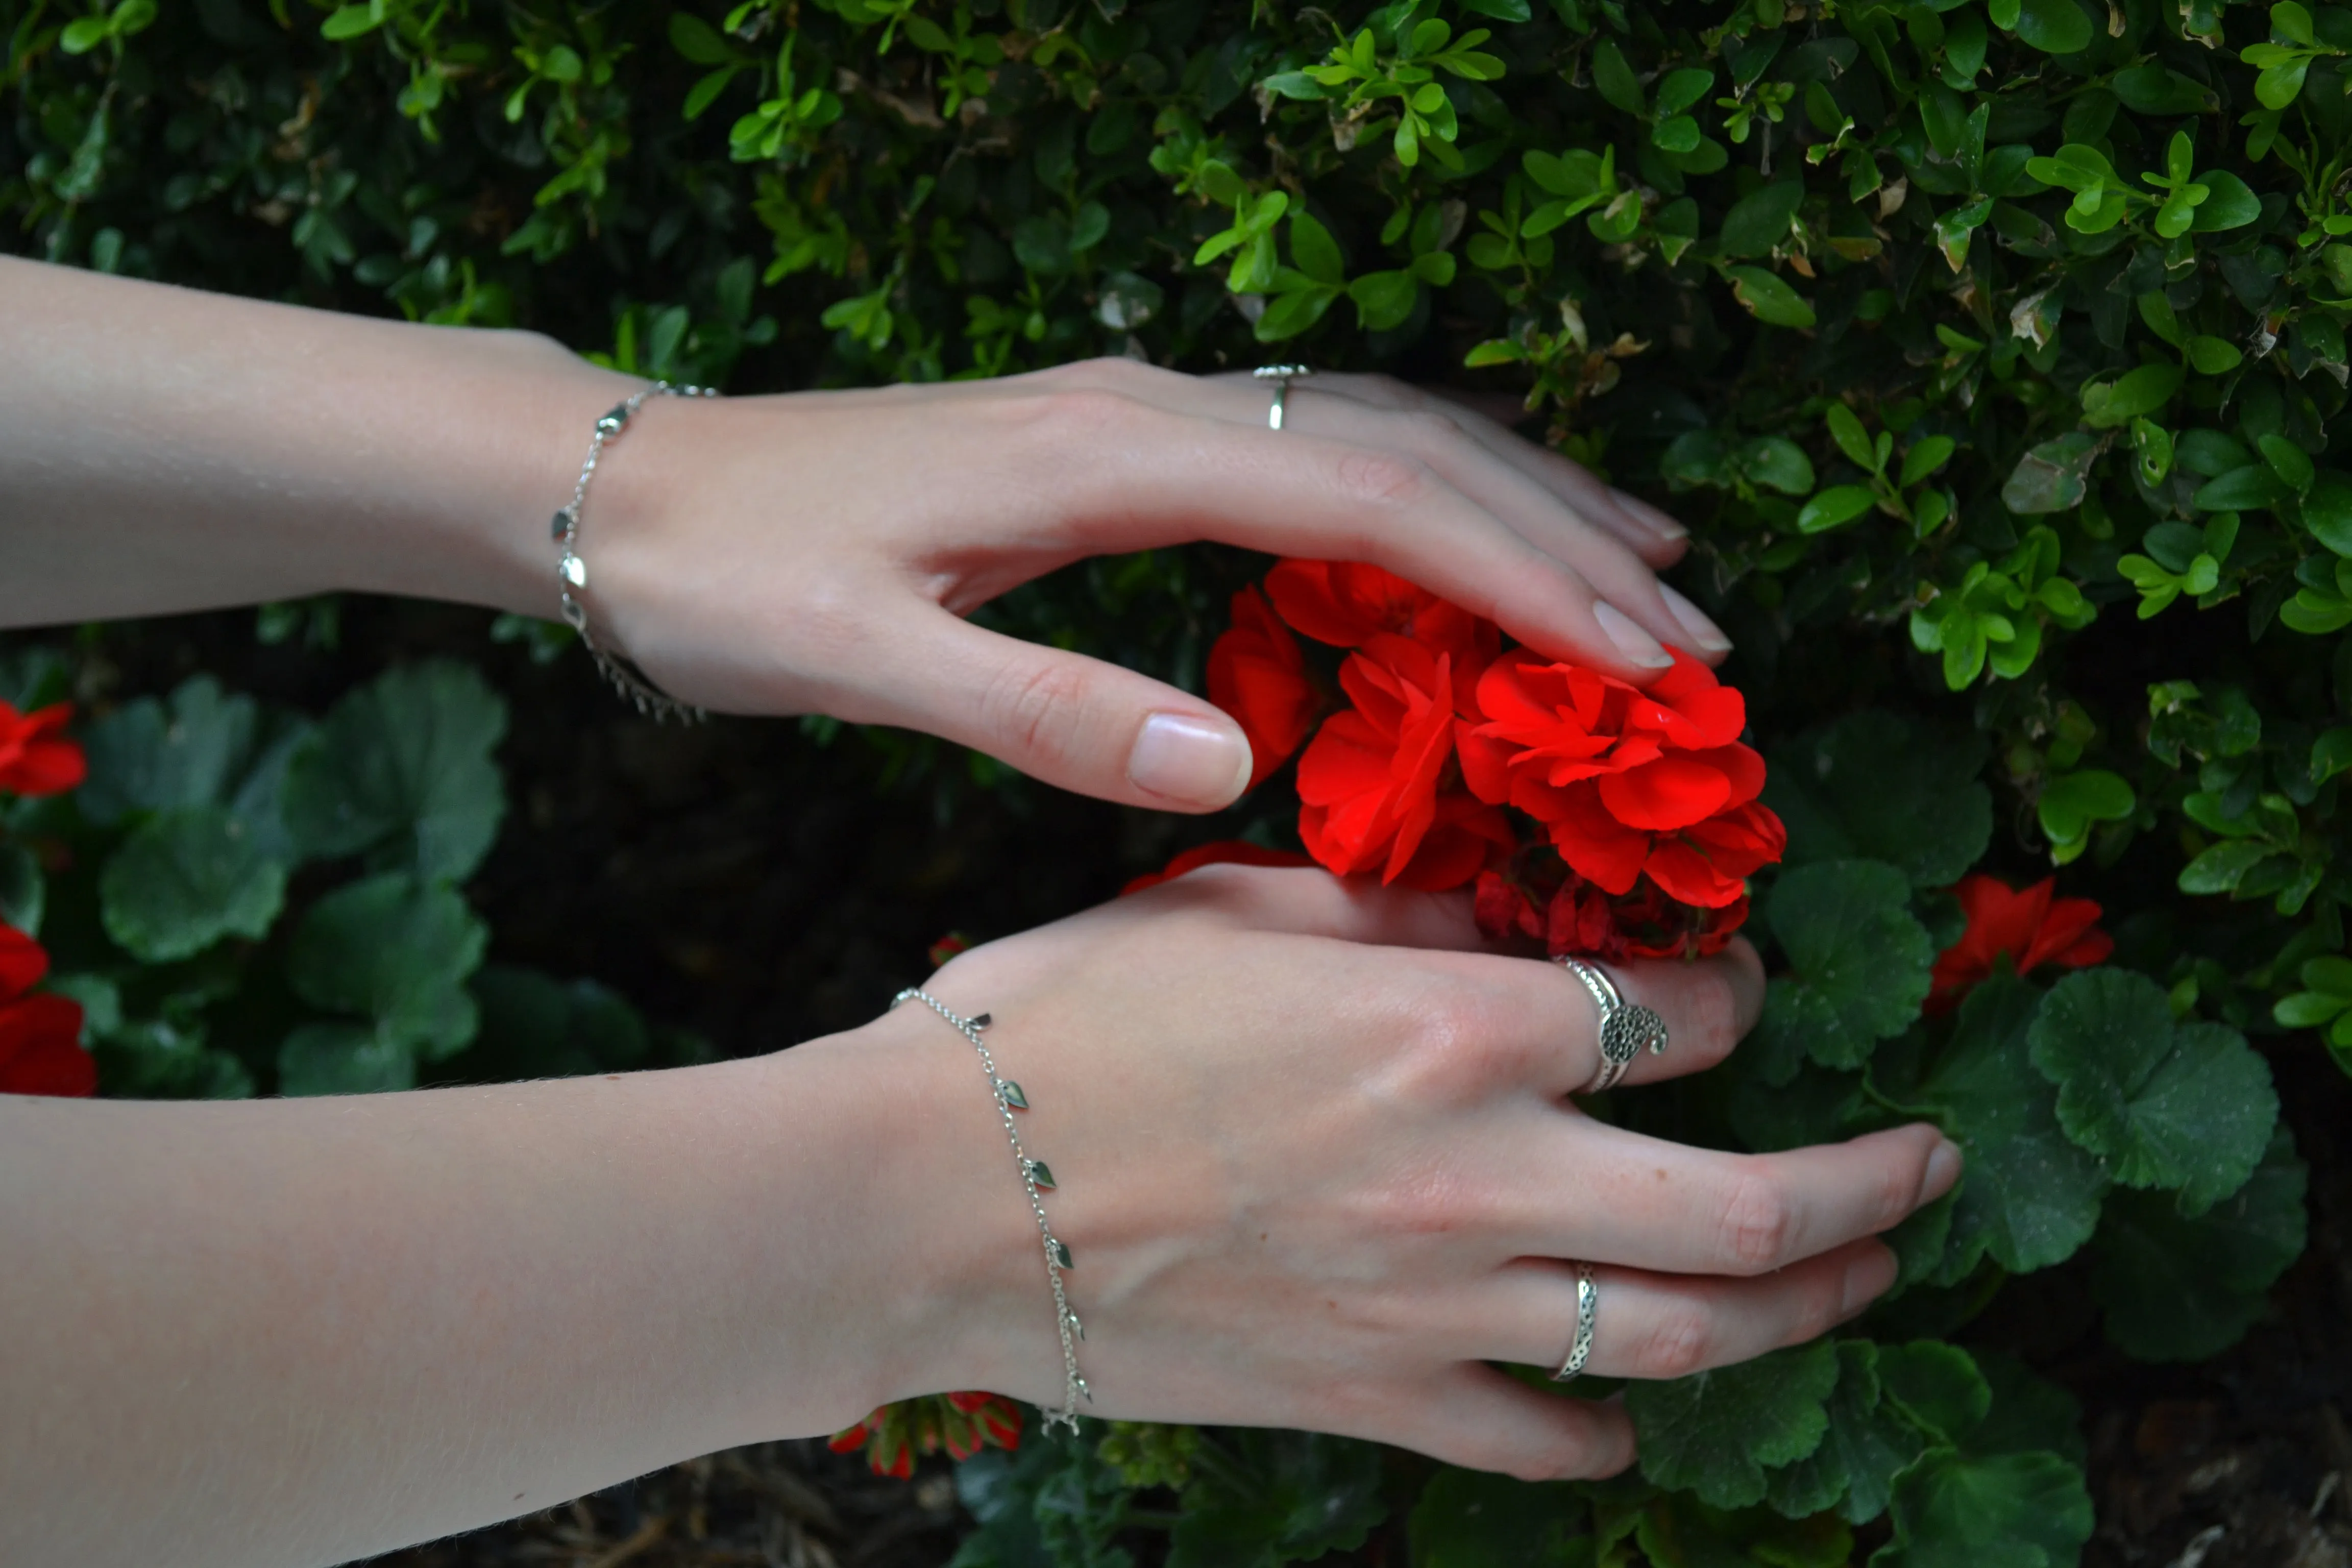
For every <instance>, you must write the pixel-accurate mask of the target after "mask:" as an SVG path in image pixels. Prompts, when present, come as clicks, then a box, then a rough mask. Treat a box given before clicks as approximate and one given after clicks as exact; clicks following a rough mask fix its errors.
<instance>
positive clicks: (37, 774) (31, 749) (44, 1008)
mask: <svg viewBox="0 0 2352 1568" xmlns="http://www.w3.org/2000/svg"><path fill="white" fill-rule="evenodd" d="M72 717H73V709H72V708H71V706H69V705H68V704H67V703H63V702H59V703H57V704H55V705H54V706H51V707H47V708H43V709H39V710H36V711H34V712H31V713H23V712H19V711H18V710H16V707H15V706H14V705H13V704H11V703H6V702H0V791H6V792H8V793H10V794H14V795H58V794H60V793H62V792H63V791H66V790H69V789H71V788H73V787H74V786H75V785H76V784H79V783H81V781H82V778H83V776H84V775H85V774H86V773H88V772H89V765H88V763H86V762H85V761H84V759H83V756H82V750H81V747H80V745H79V744H78V743H77V742H75V741H74V740H73V739H72V738H71V737H70V736H68V734H67V733H66V732H65V729H66V721H67V720H68V719H70V718H72ZM48 972H49V955H48V954H47V952H43V951H42V950H41V944H40V943H39V942H35V941H34V940H33V939H32V938H31V937H30V936H27V935H26V933H25V932H23V931H18V930H17V929H16V927H14V926H12V925H9V924H7V923H6V922H5V921H0V1094H59V1095H85V1094H93V1093H96V1092H97V1089H98V1064H97V1063H96V1062H94V1061H92V1060H91V1059H90V1055H89V1052H88V1051H86V1050H84V1049H82V1048H81V1004H80V1003H79V1002H76V1001H74V1000H72V999H71V998H69V997H65V996H55V995H51V994H48V993H47V992H37V991H35V990H34V989H33V987H34V986H36V985H37V984H40V983H41V977H42V976H43V975H45V974H47V973H48Z"/></svg>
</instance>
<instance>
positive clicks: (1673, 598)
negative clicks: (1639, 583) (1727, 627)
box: [1658, 583, 1731, 653]
mask: <svg viewBox="0 0 2352 1568" xmlns="http://www.w3.org/2000/svg"><path fill="white" fill-rule="evenodd" d="M1658 592H1659V594H1660V595H1663V596H1664V599H1665V601H1666V608H1668V609H1670V610H1672V611H1673V612H1674V613H1675V619H1676V620H1678V621H1680V622H1681V623H1682V625H1683V630H1685V631H1686V632H1688V633H1690V635H1691V641H1693V642H1695V643H1696V644H1698V646H1699V649H1700V651H1701V652H1703V653H1721V652H1722V651H1723V650H1724V649H1726V648H1727V647H1730V646H1731V639H1730V638H1729V637H1725V636H1724V635H1723V628H1722V627H1721V626H1717V625H1716V624H1715V623H1714V622H1713V621H1711V620H1708V619H1707V618H1706V611H1705V610H1702V609H1700V608H1699V607H1698V606H1697V605H1694V604H1692V603H1691V602H1690V601H1689V600H1688V599H1685V598H1684V597H1683V596H1682V595H1681V594H1679V593H1677V592H1675V589H1674V588H1673V587H1672V586H1671V585H1669V584H1664V583H1661V584H1658Z"/></svg>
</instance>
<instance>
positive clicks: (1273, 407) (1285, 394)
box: [1250, 364, 1315, 430]
mask: <svg viewBox="0 0 2352 1568" xmlns="http://www.w3.org/2000/svg"><path fill="white" fill-rule="evenodd" d="M1250 374H1252V375H1254V376H1255V377H1257V378H1258V379H1259V380H1260V381H1270V382H1272V383H1274V402H1273V403H1272V404H1270V405H1267V407H1266V411H1265V427H1266V428H1267V429H1269V430H1279V429H1281V428H1282V415H1283V405H1285V404H1286V403H1288V402H1289V401H1290V384H1291V383H1292V382H1294V381H1299V380H1303V379H1304V378H1306V377H1307V376H1310V375H1313V374H1315V371H1314V369H1313V367H1312V366H1309V365H1303V364H1262V365H1260V366H1258V367H1257V368H1256V369H1255V370H1254V371H1252V372H1250Z"/></svg>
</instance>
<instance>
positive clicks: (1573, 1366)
mask: <svg viewBox="0 0 2352 1568" xmlns="http://www.w3.org/2000/svg"><path fill="white" fill-rule="evenodd" d="M1600 1316H1601V1289H1600V1287H1599V1286H1597V1285H1595V1284H1593V1282H1592V1265H1591V1264H1590V1263H1580V1264H1578V1265H1577V1266H1576V1342H1575V1343H1573V1344H1571V1345H1570V1346H1569V1347H1568V1359H1567V1360H1566V1361H1564V1362H1562V1363H1559V1371H1558V1372H1556V1373H1552V1374H1551V1380H1552V1381H1553V1382H1554V1383H1569V1382H1572V1381H1574V1380H1575V1379H1576V1378H1578V1377H1580V1376H1581V1375H1582V1374H1583V1372H1584V1363H1585V1362H1586V1361H1588V1360H1590V1359H1591V1355H1592V1324H1593V1320H1595V1319H1597V1318H1598V1317H1600Z"/></svg>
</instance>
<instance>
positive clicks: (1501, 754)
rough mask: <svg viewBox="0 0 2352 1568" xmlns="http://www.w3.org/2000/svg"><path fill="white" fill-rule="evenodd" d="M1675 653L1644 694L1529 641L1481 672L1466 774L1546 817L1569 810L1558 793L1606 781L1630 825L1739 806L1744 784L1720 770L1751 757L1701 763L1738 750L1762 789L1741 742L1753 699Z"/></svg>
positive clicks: (1680, 822) (1465, 733)
mask: <svg viewBox="0 0 2352 1568" xmlns="http://www.w3.org/2000/svg"><path fill="white" fill-rule="evenodd" d="M1674 659H1675V663H1674V668H1671V669H1669V670H1667V671H1666V673H1665V674H1664V675H1662V676H1660V677H1659V678H1658V679H1657V682H1656V683H1655V684H1654V685H1653V686H1651V687H1650V688H1649V689H1647V690H1643V689H1640V688H1638V687H1633V686H1629V685H1627V684H1626V683H1625V682H1623V681H1622V680H1618V679H1614V678H1612V677H1611V676H1606V675H1601V674H1599V673H1597V672H1595V671H1593V670H1590V669H1582V668H1578V667H1577V666H1575V665H1571V664H1555V663H1552V662H1551V661H1550V660H1549V659H1546V658H1542V657H1540V656H1539V655H1537V654H1534V653H1530V652H1528V650H1526V649H1525V648H1521V649H1518V650H1517V651H1515V652H1513V653H1511V654H1509V655H1507V656H1506V657H1505V658H1499V659H1496V661H1495V662H1494V663H1493V664H1491V665H1489V666H1488V667H1487V668H1486V673H1485V674H1484V675H1483V676H1482V677H1481V678H1480V679H1479V681H1478V692H1477V709H1476V713H1475V716H1473V717H1471V718H1468V719H1465V721H1464V723H1463V726H1462V772H1463V776H1464V777H1465V779H1466V780H1467V781H1468V783H1469V785H1470V788H1471V790H1472V792H1473V793H1474V794H1475V795H1477V796H1478V798H1479V799H1481V800H1484V801H1486V802H1488V803H1489V804H1492V805H1506V804H1508V805H1516V806H1517V807H1518V808H1519V809H1520V810H1521V811H1524V812H1526V813H1527V814H1528V816H1533V817H1535V818H1536V819H1537V820H1538V821H1539V822H1550V821H1555V820H1557V819H1558V817H1559V814H1560V812H1561V810H1562V807H1561V806H1560V805H1559V791H1560V790H1562V789H1563V788H1565V787H1567V786H1568V785H1570V784H1575V783H1577V782H1579V781H1580V780H1583V779H1591V778H1599V779H1602V780H1604V781H1606V782H1604V784H1603V785H1602V787H1603V789H1604V790H1606V791H1607V792H1608V793H1607V795H1606V797H1605V798H1606V799H1607V801H1608V803H1609V805H1610V807H1611V809H1612V811H1613V812H1616V813H1618V814H1619V815H1620V816H1622V817H1623V819H1624V820H1626V821H1627V822H1658V821H1660V820H1661V819H1662V818H1663V817H1665V816H1673V817H1675V818H1676V819H1677V820H1675V822H1674V824H1673V826H1685V825H1687V824H1689V823H1692V822H1696V821H1698V820H1699V819H1700V818H1701V817H1704V816H1710V815H1712V814H1713V813H1715V812H1717V811H1719V810H1721V809H1723V808H1724V807H1725V806H1726V805H1732V804H1735V801H1734V798H1733V797H1734V795H1735V792H1736V787H1737V786H1736V785H1735V784H1734V783H1733V781H1732V780H1730V779H1729V778H1727V777H1723V776H1721V775H1722V773H1723V772H1724V769H1725V768H1726V767H1744V766H1746V765H1747V764H1746V763H1741V762H1731V763H1723V764H1722V765H1717V764H1716V763H1712V762H1709V761H1706V760H1703V759H1706V758H1709V757H1712V756H1714V755H1715V754H1716V753H1722V752H1727V751H1731V750H1737V751H1738V752H1745V753H1746V756H1747V758H1748V760H1751V761H1753V762H1754V766H1755V770H1756V772H1757V773H1758V775H1759V776H1758V787H1759V788H1760V787H1761V786H1762V785H1761V774H1762V771H1763V764H1762V763H1761V761H1760V760H1757V759H1756V758H1755V753H1754V752H1748V749H1747V748H1746V747H1744V746H1738V744H1737V742H1738V740H1739V731H1741V730H1743V729H1745V728H1746V727H1747V723H1748V704H1747V701H1746V700H1745V699H1743V698H1742V697H1741V696H1740V695H1739V693H1738V692H1737V691H1734V690H1732V689H1730V688H1729V687H1727V686H1722V685H1719V684H1717V681H1716V679H1715V672H1714V671H1713V670H1711V669H1709V668H1706V666H1705V665H1703V664H1701V663H1699V662H1698V661H1697V660H1696V659H1695V658H1691V657H1690V656H1689V655H1687V654H1685V653H1682V652H1680V651H1679V650H1674ZM1691 753H1696V754H1697V756H1696V757H1693V756H1692V755H1690V754H1691ZM1754 794H1755V792H1754V791H1753V790H1750V791H1748V797H1749V798H1753V795H1754Z"/></svg>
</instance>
